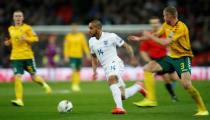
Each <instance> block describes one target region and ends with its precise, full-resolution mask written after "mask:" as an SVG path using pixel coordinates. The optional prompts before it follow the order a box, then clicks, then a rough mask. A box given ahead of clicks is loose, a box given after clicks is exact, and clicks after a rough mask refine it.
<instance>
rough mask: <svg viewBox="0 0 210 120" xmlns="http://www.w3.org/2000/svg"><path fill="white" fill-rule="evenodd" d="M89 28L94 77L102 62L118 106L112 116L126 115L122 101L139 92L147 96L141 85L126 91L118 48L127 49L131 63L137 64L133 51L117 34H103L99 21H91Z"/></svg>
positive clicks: (138, 84)
mask: <svg viewBox="0 0 210 120" xmlns="http://www.w3.org/2000/svg"><path fill="white" fill-rule="evenodd" d="M88 27H89V34H90V36H91V38H90V40H89V47H90V50H91V54H92V67H93V73H94V74H93V76H94V78H96V75H97V72H96V69H97V66H98V63H99V62H100V64H101V65H102V67H103V70H104V72H105V75H106V78H107V80H108V83H109V86H110V89H111V92H112V95H113V98H114V102H115V104H116V107H115V108H114V109H113V110H112V114H125V113H127V112H126V110H125V109H124V108H123V104H122V100H124V99H127V98H129V97H131V96H133V95H134V94H135V93H137V92H140V93H142V94H143V95H145V94H146V92H145V90H144V88H143V87H142V84H141V83H136V84H134V85H133V86H131V87H129V88H126V89H125V84H124V82H123V80H122V77H121V73H122V72H123V70H124V64H123V61H122V60H121V59H120V58H119V57H118V55H117V50H116V46H118V47H124V48H126V50H127V51H128V53H129V55H130V57H131V63H135V61H136V59H135V57H134V53H133V49H132V47H131V46H130V45H128V44H127V43H126V42H125V41H124V40H122V39H121V38H120V37H119V36H117V35H116V34H115V33H108V32H103V31H102V24H101V22H100V21H99V20H93V21H91V22H90V23H89V26H88Z"/></svg>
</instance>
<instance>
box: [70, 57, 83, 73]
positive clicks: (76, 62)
mask: <svg viewBox="0 0 210 120" xmlns="http://www.w3.org/2000/svg"><path fill="white" fill-rule="evenodd" d="M69 64H70V67H71V68H72V69H73V70H80V69H81V66H82V58H69Z"/></svg>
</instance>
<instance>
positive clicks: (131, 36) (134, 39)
mask: <svg viewBox="0 0 210 120" xmlns="http://www.w3.org/2000/svg"><path fill="white" fill-rule="evenodd" d="M127 39H128V40H130V41H141V40H146V39H147V37H145V36H141V37H139V36H134V35H130V36H128V38H127Z"/></svg>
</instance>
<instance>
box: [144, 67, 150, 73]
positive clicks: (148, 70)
mask: <svg viewBox="0 0 210 120" xmlns="http://www.w3.org/2000/svg"><path fill="white" fill-rule="evenodd" d="M143 70H144V72H152V68H151V67H150V66H144V68H143Z"/></svg>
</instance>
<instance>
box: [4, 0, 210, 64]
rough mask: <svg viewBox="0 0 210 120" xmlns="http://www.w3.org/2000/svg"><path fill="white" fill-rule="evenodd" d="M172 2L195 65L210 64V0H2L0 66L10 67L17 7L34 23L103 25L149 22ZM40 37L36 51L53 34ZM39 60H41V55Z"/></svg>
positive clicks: (27, 19)
mask: <svg viewBox="0 0 210 120" xmlns="http://www.w3.org/2000/svg"><path fill="white" fill-rule="evenodd" d="M168 5H173V6H176V7H177V9H178V12H179V18H180V20H182V21H184V22H185V23H186V24H187V25H188V27H189V29H190V37H191V43H192V48H193V51H194V54H195V56H196V57H195V58H194V61H193V64H194V65H210V54H209V51H210V40H209V38H210V14H209V7H210V1H209V0H120V1H119V0H1V1H0V25H1V28H0V40H1V44H0V59H1V60H0V66H3V67H9V61H8V56H9V52H10V48H8V47H5V46H4V45H3V44H2V43H3V40H4V37H5V36H4V35H5V31H7V27H8V26H9V25H10V24H12V12H13V11H14V10H17V9H20V10H23V11H24V14H25V21H27V23H28V24H31V25H69V24H71V23H75V22H76V23H78V24H81V25H86V24H87V23H88V22H89V21H90V20H91V19H94V18H97V19H100V20H101V21H102V22H103V24H147V23H148V19H149V18H150V17H152V16H159V17H160V18H162V10H163V8H164V7H165V6H168ZM39 36H40V41H41V42H40V43H38V44H39V45H38V46H36V45H34V46H35V47H36V50H44V48H45V47H46V45H47V43H48V38H49V36H50V35H44V34H40V35H39ZM124 36H125V35H124ZM57 39H60V40H57V41H56V42H57V43H58V45H60V47H62V39H63V36H60V35H59V36H57ZM60 49H62V48H60ZM39 53H42V52H39ZM40 56H41V55H40ZM122 56H123V55H122ZM61 57H62V56H61ZM37 59H40V61H41V58H39V56H38V58H37ZM38 63H41V62H38ZM39 65H42V64H39Z"/></svg>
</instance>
